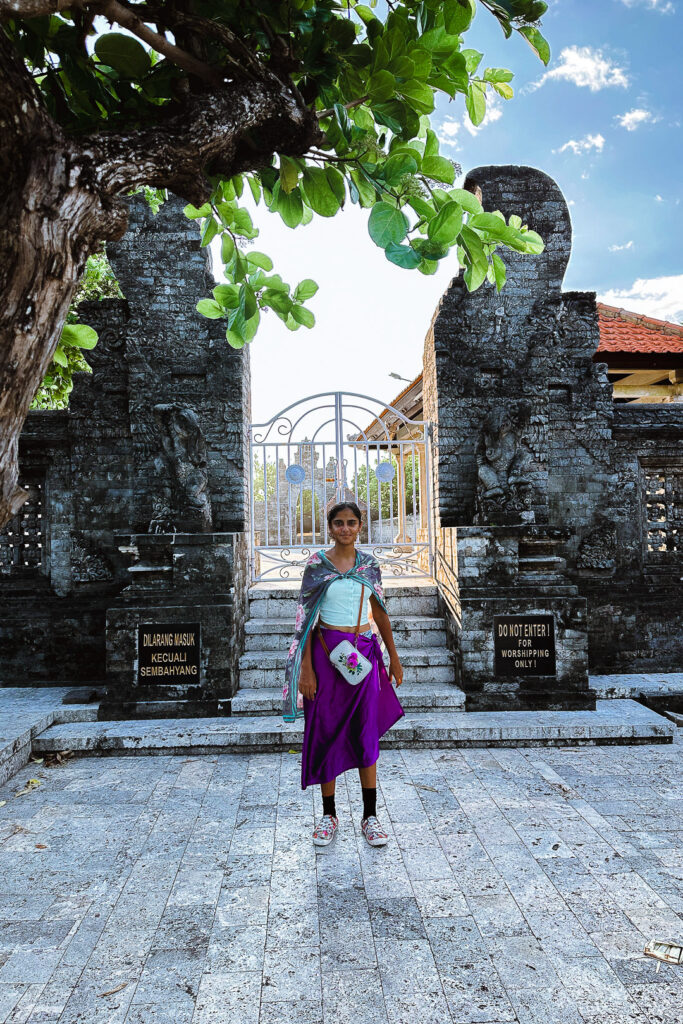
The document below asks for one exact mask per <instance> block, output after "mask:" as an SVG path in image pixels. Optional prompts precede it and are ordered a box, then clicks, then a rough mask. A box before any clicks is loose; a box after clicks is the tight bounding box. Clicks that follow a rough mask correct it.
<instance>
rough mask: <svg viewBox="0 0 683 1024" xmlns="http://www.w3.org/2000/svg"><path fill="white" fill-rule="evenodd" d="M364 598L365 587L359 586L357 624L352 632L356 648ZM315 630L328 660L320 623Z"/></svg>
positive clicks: (328, 651)
mask: <svg viewBox="0 0 683 1024" xmlns="http://www.w3.org/2000/svg"><path fill="white" fill-rule="evenodd" d="M364 596H365V586H364V585H363V584H361V588H360V604H359V605H358V622H357V623H356V628H355V630H354V632H355V639H354V641H353V646H354V647H356V648H357V647H358V636H359V634H360V620H361V615H362V614H363V598H364ZM317 629H318V636H319V637H320V643H321V644H322V645H323V650H324V651H325V654H326V655H327V657H328V658H329V656H330V649H329V647H328V646H327V644H326V643H325V637H324V636H323V631H322V629H321V628H320V623H318V626H317Z"/></svg>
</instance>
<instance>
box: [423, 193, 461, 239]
mask: <svg viewBox="0 0 683 1024" xmlns="http://www.w3.org/2000/svg"><path fill="white" fill-rule="evenodd" d="M461 227H462V207H461V206H458V204H457V203H456V202H453V201H451V202H448V203H446V205H445V206H444V207H442V208H441V210H440V211H439V212H438V213H437V215H436V217H434V218H433V219H432V220H431V221H430V223H429V227H428V228H427V237H428V238H429V239H430V241H432V242H436V243H437V244H438V245H451V243H452V242H454V241H455V239H456V238H457V237H458V235H459V234H460V229H461Z"/></svg>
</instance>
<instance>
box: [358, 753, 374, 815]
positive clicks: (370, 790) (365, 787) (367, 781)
mask: <svg viewBox="0 0 683 1024" xmlns="http://www.w3.org/2000/svg"><path fill="white" fill-rule="evenodd" d="M358 774H359V775H360V785H361V790H362V793H363V818H370V817H372V816H373V815H374V816H375V817H377V762H376V761H375V763H374V764H371V765H369V766H368V767H367V768H359V769H358Z"/></svg>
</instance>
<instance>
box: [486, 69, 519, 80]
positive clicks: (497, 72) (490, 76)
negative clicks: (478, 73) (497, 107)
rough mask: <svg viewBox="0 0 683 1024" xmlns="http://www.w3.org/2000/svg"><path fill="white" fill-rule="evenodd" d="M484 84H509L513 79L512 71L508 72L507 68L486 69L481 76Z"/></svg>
mask: <svg viewBox="0 0 683 1024" xmlns="http://www.w3.org/2000/svg"><path fill="white" fill-rule="evenodd" d="M482 77H483V79H484V81H485V82H491V83H492V84H495V83H496V82H511V81H512V79H513V78H514V77H515V76H514V74H513V73H512V71H508V70H507V68H487V69H486V71H485V72H484V74H483V76H482Z"/></svg>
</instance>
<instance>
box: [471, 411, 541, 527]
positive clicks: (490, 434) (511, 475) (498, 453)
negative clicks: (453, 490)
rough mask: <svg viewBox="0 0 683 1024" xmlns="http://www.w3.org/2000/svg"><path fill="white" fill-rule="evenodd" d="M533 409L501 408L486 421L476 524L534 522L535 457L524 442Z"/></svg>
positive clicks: (478, 469) (479, 470)
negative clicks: (533, 487) (512, 520)
mask: <svg viewBox="0 0 683 1024" xmlns="http://www.w3.org/2000/svg"><path fill="white" fill-rule="evenodd" d="M530 411H531V410H530V406H529V404H528V403H527V402H517V403H515V404H513V405H511V406H508V407H507V408H500V407H499V408H497V409H495V410H494V411H493V412H491V413H489V415H488V416H487V417H486V419H485V420H484V425H483V430H482V434H481V438H480V442H479V451H478V453H477V495H476V514H475V523H477V524H482V525H483V524H487V523H491V522H500V521H504V520H509V519H510V517H514V518H517V519H519V518H521V515H522V513H525V512H526V515H525V516H524V518H525V519H527V520H530V518H531V516H530V513H529V511H528V510H529V507H530V505H531V490H532V479H531V469H532V465H531V464H532V455H531V452H530V451H529V449H528V448H527V446H526V444H525V442H524V437H523V435H524V430H525V428H526V427H527V426H528V423H529V417H530Z"/></svg>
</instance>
